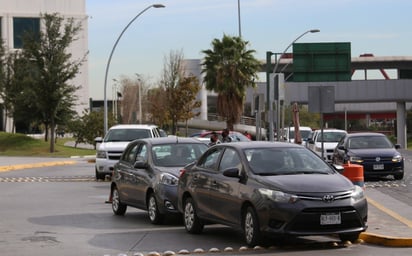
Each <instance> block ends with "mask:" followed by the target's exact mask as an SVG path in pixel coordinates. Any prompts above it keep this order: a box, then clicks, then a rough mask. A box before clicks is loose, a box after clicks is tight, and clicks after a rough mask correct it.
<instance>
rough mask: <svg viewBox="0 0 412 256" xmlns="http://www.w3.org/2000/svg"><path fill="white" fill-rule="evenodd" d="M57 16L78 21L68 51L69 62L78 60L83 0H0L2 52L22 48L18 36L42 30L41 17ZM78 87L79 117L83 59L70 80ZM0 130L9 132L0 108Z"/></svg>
mask: <svg viewBox="0 0 412 256" xmlns="http://www.w3.org/2000/svg"><path fill="white" fill-rule="evenodd" d="M46 13H49V14H52V13H57V14H58V15H60V16H62V17H64V18H74V19H75V20H76V21H79V22H81V26H82V29H81V31H80V33H79V34H78V36H77V37H78V39H77V40H75V41H74V42H73V43H72V45H71V47H70V52H71V54H72V56H73V60H79V59H82V58H83V56H85V54H87V52H88V16H87V15H86V0H0V35H1V39H2V41H3V44H4V47H5V49H6V51H13V50H18V49H19V48H21V47H22V41H21V37H20V36H21V35H22V34H23V33H24V32H25V31H27V30H31V31H33V32H36V31H40V30H41V29H42V23H41V22H40V16H41V15H42V14H46ZM71 83H72V84H73V85H76V86H80V87H81V88H80V89H79V90H78V91H77V93H76V95H77V98H78V100H77V102H76V104H75V106H76V108H75V110H76V112H77V113H79V114H81V113H82V111H83V110H84V109H85V108H88V105H89V84H88V62H87V58H86V61H85V62H84V63H83V65H82V66H81V67H80V70H79V73H78V75H77V76H76V78H75V79H73V80H72V81H71ZM0 107H1V99H0ZM1 109H2V113H3V114H2V115H1V121H2V122H1V123H0V130H2V131H7V132H11V131H13V130H14V127H12V123H13V122H12V120H9V119H8V118H6V116H5V113H4V110H3V108H2V107H1Z"/></svg>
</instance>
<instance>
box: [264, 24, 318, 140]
mask: <svg viewBox="0 0 412 256" xmlns="http://www.w3.org/2000/svg"><path fill="white" fill-rule="evenodd" d="M317 32H320V30H319V29H310V30H307V31H305V32H304V33H302V34H301V35H300V36H298V37H297V38H296V39H295V40H293V41H292V42H291V43H290V44H289V45H288V47H286V49H285V50H284V51H283V52H282V53H281V55H280V57H279V59H277V60H276V63H275V67H274V68H273V71H272V73H273V74H276V71H277V69H278V66H279V62H280V59H282V57H283V56H284V55H285V53H286V51H287V50H289V48H290V47H291V46H292V45H293V44H294V43H295V42H296V41H298V40H299V39H300V38H302V37H303V36H304V35H306V34H308V33H317ZM272 55H273V53H272V52H266V62H267V63H269V64H270V63H271V56H272ZM267 65H268V64H267ZM266 69H267V70H269V67H267V68H266ZM267 72H268V71H267ZM269 77H270V76H269V74H268V73H267V74H266V78H267V79H269ZM267 86H268V88H267V93H270V89H269V82H267ZM274 90H275V95H279V92H277V90H278V88H276V86H275V88H274ZM276 92H277V93H276ZM267 99H270V96H267ZM275 100H276V112H277V115H276V124H277V130H278V132H277V139H278V140H279V139H280V133H279V132H280V130H279V123H280V100H279V99H275ZM268 104H269V110H271V111H273V104H272V102H268ZM271 111H269V112H271ZM269 114H270V115H272V113H269ZM269 120H270V122H269V140H270V141H273V140H274V133H273V132H274V131H273V130H274V126H273V120H271V118H269Z"/></svg>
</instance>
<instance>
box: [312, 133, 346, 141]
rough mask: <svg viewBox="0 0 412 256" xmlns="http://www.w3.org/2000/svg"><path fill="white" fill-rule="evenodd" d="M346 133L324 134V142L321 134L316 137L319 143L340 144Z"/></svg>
mask: <svg viewBox="0 0 412 256" xmlns="http://www.w3.org/2000/svg"><path fill="white" fill-rule="evenodd" d="M345 134H346V133H344V132H323V140H322V136H321V133H319V135H318V136H317V137H316V141H317V142H322V141H323V142H339V141H340V139H341V138H342V137H343V136H345Z"/></svg>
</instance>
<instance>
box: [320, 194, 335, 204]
mask: <svg viewBox="0 0 412 256" xmlns="http://www.w3.org/2000/svg"><path fill="white" fill-rule="evenodd" d="M322 200H323V202H325V203H331V202H333V201H334V200H335V197H334V196H333V195H325V196H323V198H322Z"/></svg>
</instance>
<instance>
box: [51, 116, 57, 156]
mask: <svg viewBox="0 0 412 256" xmlns="http://www.w3.org/2000/svg"><path fill="white" fill-rule="evenodd" d="M55 126H56V125H55V124H54V118H51V122H50V153H54V129H55Z"/></svg>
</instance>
